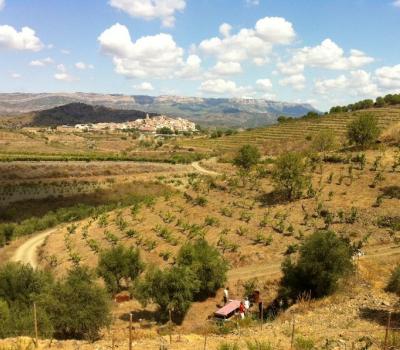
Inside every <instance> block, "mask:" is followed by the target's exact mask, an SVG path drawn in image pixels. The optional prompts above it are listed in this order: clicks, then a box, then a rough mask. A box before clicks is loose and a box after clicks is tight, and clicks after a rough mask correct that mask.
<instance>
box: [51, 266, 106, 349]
mask: <svg viewBox="0 0 400 350" xmlns="http://www.w3.org/2000/svg"><path fill="white" fill-rule="evenodd" d="M94 278H95V276H94V274H93V273H92V272H91V271H90V270H89V269H88V268H87V267H79V266H78V267H75V268H73V269H72V270H70V271H69V272H68V275H67V276H66V277H65V279H63V280H61V281H59V282H58V283H57V285H56V286H55V288H54V289H53V292H52V295H51V297H50V298H48V299H47V300H44V301H43V307H45V308H46V309H47V311H48V313H49V314H50V315H51V318H52V323H53V326H54V332H55V335H56V336H57V337H58V338H63V339H66V338H72V339H88V340H92V341H93V340H96V339H98V338H99V332H100V330H101V329H102V328H104V327H106V326H108V325H109V324H110V322H111V312H110V310H111V309H110V304H109V300H108V296H107V293H106V292H105V290H104V289H103V288H101V287H100V286H98V285H97V284H96V283H95V279H94Z"/></svg>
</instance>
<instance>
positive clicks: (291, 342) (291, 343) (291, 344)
mask: <svg viewBox="0 0 400 350" xmlns="http://www.w3.org/2000/svg"><path fill="white" fill-rule="evenodd" d="M295 322H296V320H295V318H294V316H293V323H292V337H291V340H290V349H293V345H294V331H295Z"/></svg>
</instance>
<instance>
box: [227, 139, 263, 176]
mask: <svg viewBox="0 0 400 350" xmlns="http://www.w3.org/2000/svg"><path fill="white" fill-rule="evenodd" d="M260 158H261V154H260V151H259V150H258V148H257V147H255V146H252V145H244V146H243V147H241V148H240V149H239V151H238V153H237V155H236V157H235V158H234V159H233V164H234V165H236V166H237V167H239V168H241V169H243V170H250V169H251V168H252V167H254V166H255V165H257V163H258V162H259V161H260Z"/></svg>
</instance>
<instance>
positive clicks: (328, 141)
mask: <svg viewBox="0 0 400 350" xmlns="http://www.w3.org/2000/svg"><path fill="white" fill-rule="evenodd" d="M335 145H336V137H335V134H334V133H333V131H332V130H322V131H320V132H319V133H318V134H317V135H315V137H314V139H313V142H312V149H313V150H314V151H316V152H327V151H330V150H332V149H333V148H334V147H335Z"/></svg>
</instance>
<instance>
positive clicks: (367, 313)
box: [360, 307, 400, 328]
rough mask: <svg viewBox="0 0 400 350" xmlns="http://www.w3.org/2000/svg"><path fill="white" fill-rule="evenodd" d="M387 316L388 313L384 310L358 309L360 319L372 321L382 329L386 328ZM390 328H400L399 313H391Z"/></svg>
mask: <svg viewBox="0 0 400 350" xmlns="http://www.w3.org/2000/svg"><path fill="white" fill-rule="evenodd" d="M388 315H389V312H388V311H387V310H384V309H372V308H368V307H366V308H361V309H360V317H361V318H363V319H365V320H368V321H373V322H375V323H377V324H379V325H381V326H384V327H386V326H387V324H388ZM390 327H391V328H399V327H400V312H392V316H391V321H390Z"/></svg>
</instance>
